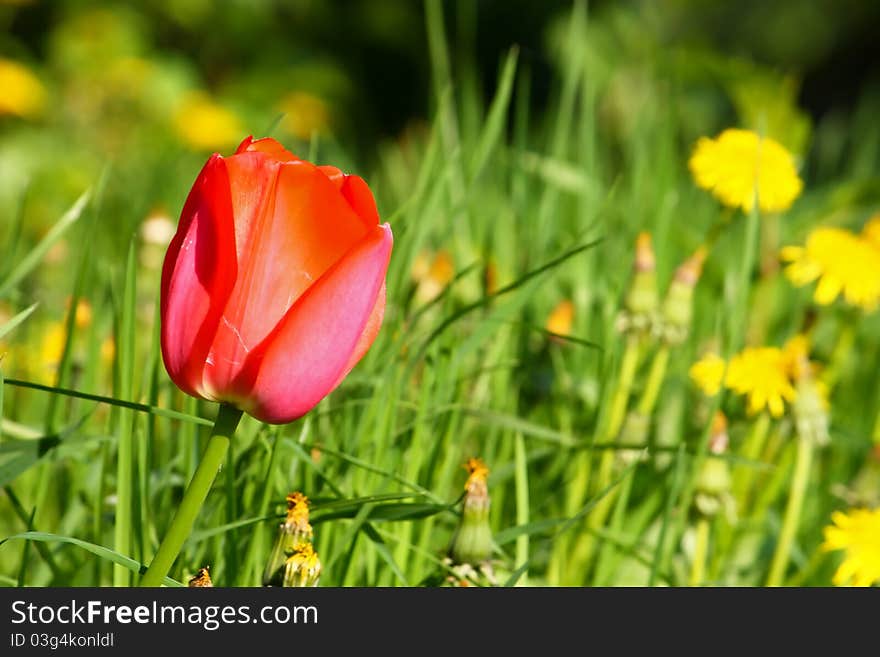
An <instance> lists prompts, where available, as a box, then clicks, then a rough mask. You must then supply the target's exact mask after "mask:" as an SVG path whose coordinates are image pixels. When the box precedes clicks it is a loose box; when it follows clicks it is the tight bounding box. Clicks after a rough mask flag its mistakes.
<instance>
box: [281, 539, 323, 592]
mask: <svg viewBox="0 0 880 657" xmlns="http://www.w3.org/2000/svg"><path fill="white" fill-rule="evenodd" d="M320 577H321V560H320V559H319V558H318V553H317V552H315V549H314V548H313V547H312V544H311V543H308V542H306V543H299V544H298V545H296V547H294V548H293V551H292V552H291V553H290V556H289V557H287V561H286V562H285V563H284V582H283V584H282V586H289V587H306V586H317V585H318V580H319V579H320Z"/></svg>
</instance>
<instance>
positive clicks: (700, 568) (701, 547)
mask: <svg viewBox="0 0 880 657" xmlns="http://www.w3.org/2000/svg"><path fill="white" fill-rule="evenodd" d="M708 553H709V520H708V519H707V518H706V517H705V516H700V519H699V520H698V521H697V540H696V545H695V546H694V560H693V561H692V562H691V577H690V580H689V581H688V585H689V586H700V585H701V584H702V583H703V577H704V574H705V572H706V555H707V554H708Z"/></svg>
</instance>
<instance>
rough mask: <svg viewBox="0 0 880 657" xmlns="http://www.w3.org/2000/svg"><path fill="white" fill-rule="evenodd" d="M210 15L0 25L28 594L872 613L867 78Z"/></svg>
mask: <svg viewBox="0 0 880 657" xmlns="http://www.w3.org/2000/svg"><path fill="white" fill-rule="evenodd" d="M49 4H51V3H49ZM208 4H210V3H202V2H183V1H178V0H169V1H167V2H163V3H156V6H155V7H151V8H145V7H144V6H141V5H140V4H138V3H88V4H84V3H76V2H60V3H58V5H57V6H55V5H52V6H51V7H48V6H47V4H46V3H40V2H32V3H31V2H0V23H2V26H0V30H3V31H4V32H3V34H4V39H3V45H4V48H3V49H2V50H0V216H2V220H0V254H2V259H0V378H2V381H0V383H2V385H0V412H2V424H0V488H2V491H0V585H3V586H10V587H12V586H33V587H51V586H136V585H147V586H149V585H152V586H156V585H161V584H165V585H167V586H187V585H191V586H211V585H213V586H316V585H317V586H371V587H372V586H549V587H558V586H749V587H751V586H850V585H855V586H871V585H877V584H880V123H878V121H877V120H876V117H877V115H878V112H880V68H878V67H877V66H876V65H874V66H873V68H866V69H865V70H864V75H861V73H860V74H859V75H860V77H859V78H858V80H857V82H858V84H849V83H848V82H846V81H845V80H843V79H841V81H840V85H841V87H840V90H839V93H837V94H832V96H833V102H832V100H828V104H826V105H823V104H822V103H818V104H817V103H815V102H814V101H813V100H812V99H813V98H814V97H813V96H811V95H809V94H807V93H806V92H804V93H801V92H802V91H803V90H804V89H807V90H808V89H809V88H810V87H809V82H810V80H814V79H816V78H815V75H814V76H813V77H811V72H815V71H818V70H820V68H821V67H820V65H819V64H820V63H817V61H815V60H810V59H809V58H808V56H807V55H806V54H803V51H802V50H799V49H798V44H797V43H796V42H797V41H798V40H797V39H793V38H792V35H791V34H788V32H786V34H785V35H784V36H786V38H782V36H780V39H779V42H778V43H777V44H776V45H777V47H778V52H777V51H774V52H776V55H774V56H776V57H777V59H776V60H773V61H768V60H770V59H772V58H771V57H770V55H767V53H765V52H763V51H760V52H759V51H758V50H755V52H756V53H757V54H756V55H755V56H754V57H752V56H749V54H748V52H747V51H748V49H749V47H750V44H751V45H754V43H756V42H757V41H754V42H752V41H747V40H745V39H746V37H743V39H744V40H743V41H742V45H741V47H739V48H736V47H733V46H732V45H731V44H730V43H726V44H725V43H722V42H720V41H719V43H718V44H716V45H715V46H712V45H711V43H709V42H706V41H704V40H701V38H700V36H699V35H700V34H702V32H701V30H704V29H705V30H708V31H710V32H711V30H712V29H717V25H715V23H713V20H720V19H719V16H718V15H715V14H712V15H711V16H710V15H709V14H708V13H707V12H708V10H705V8H704V9H700V4H701V3H689V2H683V3H671V5H674V6H671V7H670V8H668V9H669V11H668V12H666V13H664V12H662V11H659V10H658V9H656V8H655V7H653V5H651V3H647V4H648V5H650V6H648V7H646V6H645V4H646V3H639V2H621V3H596V4H597V6H595V7H594V6H593V3H586V2H581V1H579V0H575V1H574V2H560V3H548V5H547V7H545V8H544V9H543V10H542V11H543V13H542V14H541V17H540V18H541V22H540V30H538V29H537V27H536V30H535V34H534V35H532V36H531V37H528V38H526V37H523V38H522V42H521V39H520V37H517V36H516V35H517V34H525V31H523V30H522V28H519V30H514V29H513V28H511V30H512V31H511V35H510V36H509V37H508V35H507V32H505V31H504V30H505V29H507V27H509V25H508V23H506V22H501V23H499V26H498V28H497V31H496V35H495V36H494V37H492V36H491V33H492V30H493V25H492V22H491V16H492V15H493V14H492V11H494V9H493V8H494V7H495V3H490V2H487V3H485V4H484V5H482V7H481V8H479V9H478V8H477V4H478V3H473V7H472V6H471V3H467V2H441V0H426V2H424V3H409V2H389V3H387V5H383V8H382V9H376V8H375V7H376V6H377V5H379V4H382V3H360V2H352V3H350V7H349V8H348V9H349V11H350V12H351V15H349V16H347V17H345V18H344V19H343V18H340V19H339V20H340V21H343V22H340V23H339V24H338V25H336V24H335V23H333V22H332V21H333V20H334V19H331V18H328V16H331V13H330V12H329V10H326V9H325V8H322V7H318V6H317V5H320V4H321V3H313V4H310V3H282V2H278V3H275V2H267V3H255V5H251V4H250V3H246V2H232V3H229V7H228V10H226V11H225V12H220V14H223V15H222V16H215V15H214V14H213V13H212V12H211V11H210V10H209V9H206V8H205V6H206V5H208ZM540 4H541V3H535V5H534V6H530V7H529V8H528V9H525V8H524V9H523V11H524V12H527V11H528V12H531V11H537V9H536V8H535V7H536V5H540ZM588 4H589V6H588ZM769 4H774V3H769ZM779 4H780V5H781V4H784V3H779ZM257 5H258V6H259V7H257ZM526 5H528V3H526ZM746 5H747V7H748V8H747V9H746V12H747V13H748V12H751V13H752V14H753V15H754V17H755V21H754V22H753V23H754V24H758V22H759V21H758V18H760V17H762V16H765V13H766V12H770V11H771V10H770V9H767V8H766V7H764V6H763V4H762V3H746ZM371 7H373V8H372V9H371ZM524 7H525V5H524ZM814 9H815V12H816V16H812V17H810V16H805V15H800V14H797V15H794V13H793V14H792V16H790V17H788V18H787V20H790V21H793V23H792V25H794V24H796V23H797V21H800V20H803V21H805V23H804V24H805V25H806V26H807V27H809V29H813V30H816V32H815V34H817V35H819V36H821V37H822V39H825V41H822V40H821V39H820V38H819V37H818V36H817V37H816V39H815V40H814V42H815V43H820V44H821V43H826V44H839V43H843V42H844V41H846V39H847V38H849V39H857V38H861V37H860V36H859V35H860V34H861V32H858V25H857V23H858V21H853V22H850V23H845V22H843V21H838V22H835V20H833V19H832V18H828V16H832V15H834V9H833V6H832V4H829V3H822V2H817V3H815V5H814ZM851 10H852V11H853V12H855V13H854V14H853V15H856V16H858V17H860V18H861V19H862V21H861V22H862V23H864V24H870V21H871V20H872V19H873V20H874V21H875V22H874V24H876V20H877V19H878V18H880V15H878V11H877V8H876V7H875V6H874V4H873V3H867V2H866V3H857V2H856V3H853V5H852V7H851ZM780 11H782V10H780ZM791 11H792V12H795V10H793V9H792V10H791ZM701 12H702V13H701ZM719 12H720V10H719ZM762 12H765V13H762ZM826 13H827V15H826ZM529 15H531V14H529ZM536 16H537V14H536ZM765 17H766V16H765ZM526 19H527V17H526V16H525V15H524V16H523V17H522V18H521V20H522V21H526ZM535 20H536V21H537V20H538V18H537V17H536V18H535ZM510 21H512V23H511V24H516V19H515V18H513V19H510ZM750 24H752V23H750ZM774 24H776V25H777V27H778V25H782V23H774ZM36 25H39V26H40V27H35V26H36ZM334 25H335V27H334ZM713 25H714V27H713ZM328 26H329V27H328ZM344 26H348V27H346V28H345V29H346V30H351V29H352V26H363V33H362V34H360V35H359V36H358V37H357V38H358V39H363V44H361V45H362V47H363V53H361V51H360V50H358V48H357V47H355V46H348V45H345V44H344V43H343V42H344V41H345V40H344V39H341V38H340V37H338V36H336V37H334V38H336V39H340V40H339V41H336V40H333V39H332V38H331V37H333V35H338V34H342V33H343V32H345V33H346V34H348V33H350V32H347V31H345V30H344V29H343V27H344ZM505 26H507V27H505ZM807 27H804V28H803V29H805V30H806V29H807ZM743 29H745V28H743ZM767 29H769V28H767ZM778 29H780V30H782V31H786V30H788V31H795V30H794V28H793V27H789V28H778ZM846 30H855V31H854V32H853V31H851V32H846ZM310 33H311V36H308V35H309V34H310ZM285 34H293V35H298V34H302V35H303V36H302V40H301V41H297V40H296V39H292V40H290V41H288V40H286V39H285V38H284V35H285ZM743 34H745V32H743ZM352 38H354V37H352ZM529 38H531V40H529ZM807 40H809V39H807ZM325 42H326V43H332V44H335V45H334V46H333V47H334V48H337V49H338V50H337V52H335V53H334V52H332V48H331V47H330V46H327V50H322V49H321V48H322V47H323V46H321V45H320V44H321V43H325ZM360 43H361V42H358V44H360ZM707 43H709V45H707ZM483 44H491V47H490V46H489V45H483ZM496 44H498V45H496ZM359 47H360V46H359ZM754 47H755V48H758V46H754ZM785 47H788V48H789V50H784V48H785ZM346 48H350V49H351V51H350V52H349V50H346ZM383 49H384V50H383ZM487 49H488V50H487ZM489 50H491V52H489ZM743 51H746V52H743ZM783 51H784V52H783ZM822 52H823V53H824V55H825V56H826V57H827V58H828V61H831V60H832V59H831V58H832V55H834V53H835V52H838V51H837V50H834V48H833V47H832V45H828V47H827V49H826V50H824V51H822ZM346 53H348V54H346ZM383 53H384V54H383ZM388 53H396V55H395V56H393V57H392V56H390V55H389V54H388ZM487 53H488V54H487ZM779 53H783V54H779ZM784 53H788V54H787V55H786V54H784ZM334 55H335V58H334ZM765 55H766V56H765ZM811 56H813V55H811ZM820 56H822V54H821V53H820V54H819V55H815V57H817V58H818V57H820ZM786 57H788V59H786ZM799 58H800V59H799ZM823 61H824V60H823ZM394 62H397V64H395V63H394ZM487 62H488V63H487ZM395 66H397V68H395ZM374 69H375V70H374ZM376 71H379V73H377V72H376ZM383 72H384V73H383ZM380 73H382V75H385V76H386V77H388V78H389V79H393V80H394V81H395V82H394V85H395V86H394V89H392V91H393V92H394V93H392V94H391V96H390V97H387V98H386V97H384V95H385V92H387V91H388V89H389V87H388V86H387V85H386V86H385V87H381V88H380V87H377V86H375V85H377V84H379V83H378V82H376V80H377V79H378V78H379V77H382V75H380ZM816 75H818V74H816ZM854 75H855V73H853V74H852V76H854ZM852 76H850V77H849V78H847V80H850V81H851V80H852ZM802 84H803V85H804V86H803V87H801V85H802ZM371 85H373V86H371ZM395 94H396V95H395ZM379 96H383V97H382V98H380V97H379ZM829 98H831V96H829ZM823 102H824V101H823ZM395 103H396V104H398V105H399V107H398V108H397V109H396V110H395V109H393V107H392V106H394V105H395ZM835 103H836V104H835ZM808 105H809V107H808ZM395 112H396V113H395Z"/></svg>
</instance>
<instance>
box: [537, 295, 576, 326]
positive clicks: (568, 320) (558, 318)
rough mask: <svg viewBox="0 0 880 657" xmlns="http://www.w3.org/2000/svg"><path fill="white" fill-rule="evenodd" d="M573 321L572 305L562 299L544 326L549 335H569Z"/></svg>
mask: <svg viewBox="0 0 880 657" xmlns="http://www.w3.org/2000/svg"><path fill="white" fill-rule="evenodd" d="M573 320H574V304H573V303H572V302H571V301H569V300H568V299H563V300H562V301H560V302H559V303H558V304H556V307H555V308H554V309H553V310H552V311H551V312H550V314H549V315H548V316H547V323H546V325H545V326H544V328H546V329H547V330H548V331H549V332H550V333H555V334H556V335H568V334H569V333H571V324H572V321H573Z"/></svg>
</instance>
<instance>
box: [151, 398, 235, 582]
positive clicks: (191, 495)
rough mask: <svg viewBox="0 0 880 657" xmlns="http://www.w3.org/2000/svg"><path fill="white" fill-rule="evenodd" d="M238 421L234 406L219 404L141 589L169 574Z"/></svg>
mask: <svg viewBox="0 0 880 657" xmlns="http://www.w3.org/2000/svg"><path fill="white" fill-rule="evenodd" d="M240 419H241V411H240V410H239V409H237V408H235V407H234V406H229V405H228V404H221V405H220V411H219V412H218V413H217V421H216V422H215V423H214V429H213V430H212V431H211V438H210V439H209V440H208V446H207V448H205V453H204V455H203V456H202V460H201V462H200V463H199V466H198V467H197V468H196V471H195V474H194V475H193V478H192V480H191V481H190V482H189V486H187V487H186V492H185V493H184V494H183V499H182V500H181V502H180V506H179V507H178V509H177V513H176V514H175V515H174V519H173V520H172V521H171V526H170V527H169V528H168V531H167V533H166V534H165V538H164V539H163V540H162V543H161V545H159V549H158V551H157V552H156V556H155V557H153V562H152V563H151V564H150V567H149V568H147V572H146V573H144V576H143V578H142V579H141V584H140V585H141V586H159V585H160V584H161V583H162V580H163V579H164V577H165V576H166V575H167V574H168V571H169V570H171V566H172V565H173V564H174V560H175V559H177V555H178V554H180V549H181V548H182V547H183V543H184V541H186V539H187V537H188V536H189V534H190V532H191V531H192V527H193V523H194V522H195V519H196V516H197V515H198V513H199V511H200V510H201V508H202V505H203V504H204V503H205V498H206V497H207V496H208V491H209V490H210V489H211V484H213V483H214V478H215V477H216V476H217V471H218V470H219V469H220V466H221V465H222V464H223V459H224V458H225V456H226V451H227V450H228V449H229V439H230V437H231V436H232V434H233V433H235V428H236V427H237V426H238V422H239V420H240Z"/></svg>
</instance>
